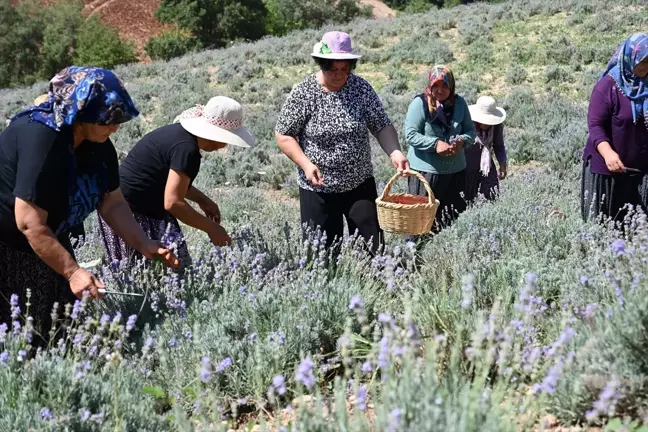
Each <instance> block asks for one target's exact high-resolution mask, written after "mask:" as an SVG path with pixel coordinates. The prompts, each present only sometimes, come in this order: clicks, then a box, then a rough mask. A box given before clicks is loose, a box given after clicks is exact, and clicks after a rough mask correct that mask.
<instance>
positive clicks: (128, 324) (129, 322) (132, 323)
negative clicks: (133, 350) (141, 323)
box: [126, 315, 137, 331]
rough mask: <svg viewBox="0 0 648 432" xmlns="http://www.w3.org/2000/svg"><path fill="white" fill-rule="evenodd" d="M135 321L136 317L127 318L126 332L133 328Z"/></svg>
mask: <svg viewBox="0 0 648 432" xmlns="http://www.w3.org/2000/svg"><path fill="white" fill-rule="evenodd" d="M135 321H137V315H131V316H129V317H128V321H127V322H126V330H128V331H131V330H133V328H134V327H135Z"/></svg>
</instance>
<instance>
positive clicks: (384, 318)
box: [378, 312, 392, 324]
mask: <svg viewBox="0 0 648 432" xmlns="http://www.w3.org/2000/svg"><path fill="white" fill-rule="evenodd" d="M391 320H392V318H391V316H390V315H389V314H387V313H384V312H381V313H379V314H378V322H381V323H383V324H387V323H389V322H391Z"/></svg>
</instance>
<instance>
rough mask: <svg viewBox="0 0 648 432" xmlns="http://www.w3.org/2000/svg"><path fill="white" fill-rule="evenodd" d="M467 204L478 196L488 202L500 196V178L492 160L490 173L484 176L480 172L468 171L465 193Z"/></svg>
mask: <svg viewBox="0 0 648 432" xmlns="http://www.w3.org/2000/svg"><path fill="white" fill-rule="evenodd" d="M464 194H465V198H466V201H467V202H471V201H474V200H475V199H476V198H477V196H479V195H483V196H484V198H486V199H487V200H488V201H493V200H494V199H496V198H497V196H498V195H499V178H498V176H497V168H496V167H495V162H494V161H493V158H491V166H490V171H488V175H487V176H486V177H484V175H483V174H482V173H481V171H479V169H478V170H477V171H475V170H466V189H465V191H464Z"/></svg>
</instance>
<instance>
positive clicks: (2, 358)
mask: <svg viewBox="0 0 648 432" xmlns="http://www.w3.org/2000/svg"><path fill="white" fill-rule="evenodd" d="M8 362H9V353H8V352H7V351H3V352H2V353H0V363H2V364H7V363H8Z"/></svg>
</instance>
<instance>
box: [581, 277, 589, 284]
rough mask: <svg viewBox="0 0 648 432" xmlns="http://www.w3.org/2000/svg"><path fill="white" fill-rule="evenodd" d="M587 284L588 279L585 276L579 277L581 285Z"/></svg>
mask: <svg viewBox="0 0 648 432" xmlns="http://www.w3.org/2000/svg"><path fill="white" fill-rule="evenodd" d="M587 282H589V278H588V277H587V276H585V275H583V276H581V277H580V283H581V284H582V285H586V284H587Z"/></svg>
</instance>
